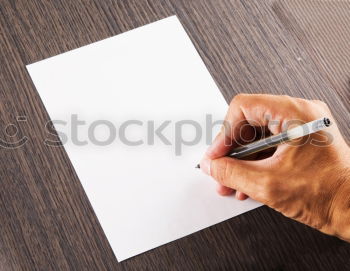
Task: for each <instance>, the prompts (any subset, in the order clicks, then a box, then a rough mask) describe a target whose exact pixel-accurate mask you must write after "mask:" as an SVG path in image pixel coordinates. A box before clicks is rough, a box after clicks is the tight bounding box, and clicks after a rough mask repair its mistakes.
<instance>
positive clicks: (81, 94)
mask: <svg viewBox="0 0 350 271" xmlns="http://www.w3.org/2000/svg"><path fill="white" fill-rule="evenodd" d="M27 69H28V71H29V73H30V76H31V78H32V80H33V82H34V84H35V86H36V89H37V91H38V92H39V94H40V97H41V99H42V101H43V103H44V105H45V107H46V109H47V111H48V113H49V115H50V117H51V119H52V120H53V122H54V124H55V128H56V130H57V132H58V133H59V134H60V136H61V139H62V142H63V143H64V147H65V149H66V151H67V153H68V156H69V158H70V159H71V162H72V164H73V166H74V168H75V170H76V172H77V175H78V177H79V179H80V181H81V183H82V185H83V187H84V189H85V191H86V194H87V196H88V198H89V200H90V202H91V204H92V206H93V208H94V211H95V213H96V215H97V217H98V219H99V222H100V223H101V225H102V228H103V230H104V232H105V234H106V236H107V238H108V240H109V242H110V245H111V247H112V249H113V251H114V253H115V255H116V257H117V259H118V261H122V260H125V259H127V258H129V257H132V256H135V255H137V254H139V253H142V252H145V251H147V250H150V249H152V248H155V247H157V246H160V245H162V244H165V243H168V242H171V241H173V240H176V239H178V238H181V237H183V236H186V235H189V234H191V233H193V232H196V231H199V230H201V229H203V228H206V227H209V226H211V225H213V224H216V223H219V222H221V221H224V220H226V219H229V218H231V217H233V216H236V215H238V214H241V213H243V212H246V211H248V210H251V209H253V208H256V207H257V206H259V204H258V203H256V202H254V201H252V200H250V199H249V200H246V201H243V202H241V201H238V200H236V199H235V198H234V197H221V196H219V195H218V194H217V193H216V191H215V187H216V183H215V181H214V180H212V179H211V178H210V177H208V176H205V175H204V174H203V173H202V172H201V171H200V170H198V169H195V165H196V164H197V163H198V162H199V160H200V159H201V157H202V155H203V153H204V152H205V150H206V148H207V145H208V144H207V143H206V141H208V140H209V141H210V140H211V139H210V137H209V136H207V133H206V132H205V131H203V133H202V136H201V138H200V140H199V143H197V144H189V143H188V144H182V146H181V148H179V144H177V143H176V142H177V140H178V138H179V136H177V135H176V133H178V134H179V127H181V137H182V138H183V140H186V142H191V141H192V140H193V139H194V138H195V137H196V136H197V135H198V134H200V133H198V131H197V130H196V129H198V127H197V128H196V125H193V122H195V123H198V124H200V127H201V128H202V129H203V130H205V124H206V122H208V117H207V115H210V116H211V117H212V120H213V121H216V120H221V119H223V118H224V116H225V114H226V111H227V108H228V106H227V103H226V102H225V100H224V98H223V96H222V94H221V93H220V91H219V90H218V88H217V86H216V85H215V82H214V81H213V79H212V77H211V76H210V74H209V72H208V71H207V69H206V67H205V65H204V63H203V61H202V60H201V58H200V56H199V54H198V53H197V51H196V49H195V48H194V46H193V44H192V43H191V41H190V39H189V37H188V36H187V34H186V32H185V30H184V29H183V27H182V25H181V23H180V22H179V20H178V19H177V17H175V16H172V17H169V18H166V19H163V20H160V21H158V22H155V23H152V24H149V25H146V26H143V27H140V28H137V29H135V30H132V31H129V32H126V33H123V34H120V35H117V36H115V37H112V38H108V39H105V40H102V41H99V42H96V43H93V44H91V45H88V46H84V47H82V48H79V49H75V50H72V51H69V52H66V53H64V54H61V55H58V56H54V57H51V58H48V59H46V60H43V61H39V62H37V63H34V64H31V65H28V66H27ZM77 119H78V120H79V121H81V122H80V124H79V125H77V126H76V127H73V126H74V125H73V124H74V123H76V120H77ZM164 123H165V124H164ZM162 124H163V125H165V126H164V127H165V128H164V129H163V130H162V131H161V134H162V135H163V136H164V137H165V138H166V140H167V141H164V140H162V139H161V138H160V137H159V136H158V135H157V134H156V133H155V132H154V131H155V130H157V128H159V127H160V126H161V125H162ZM112 126H113V127H114V128H113V127H112ZM219 128H220V127H219V125H215V126H214V130H215V131H214V132H213V137H214V136H215V133H216V132H217V131H218V130H219ZM43 129H44V127H43ZM158 132H159V131H158ZM121 137H122V138H121ZM110 139H113V140H111V142H109V140H110ZM125 139H127V141H125ZM107 142H108V144H107ZM169 143H170V144H169ZM39 166H40V165H38V167H39Z"/></svg>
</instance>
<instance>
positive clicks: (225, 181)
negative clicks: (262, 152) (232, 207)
mask: <svg viewBox="0 0 350 271" xmlns="http://www.w3.org/2000/svg"><path fill="white" fill-rule="evenodd" d="M261 170H262V169H261V168H259V167H258V166H257V165H255V162H254V161H242V160H237V159H233V158H229V157H223V158H218V159H215V160H212V161H211V163H210V170H209V172H210V175H211V176H212V177H213V178H214V179H215V180H217V181H218V182H219V184H221V185H222V186H225V187H229V188H231V189H234V190H237V191H239V192H237V195H236V197H238V198H239V199H244V198H245V197H246V196H245V195H247V196H250V197H252V198H256V195H257V193H258V192H259V191H261V188H262V187H263V184H264V182H265V181H264V179H265V177H263V175H262V174H261ZM221 189H222V188H221ZM221 191H224V192H226V191H227V190H221ZM243 194H245V195H243Z"/></svg>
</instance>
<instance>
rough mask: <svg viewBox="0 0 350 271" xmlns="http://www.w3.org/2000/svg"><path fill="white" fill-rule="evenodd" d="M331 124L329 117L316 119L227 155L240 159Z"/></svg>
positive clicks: (241, 147)
mask: <svg viewBox="0 0 350 271" xmlns="http://www.w3.org/2000/svg"><path fill="white" fill-rule="evenodd" d="M330 125H331V121H330V119H329V118H322V119H318V120H314V121H311V122H308V123H305V124H303V125H300V126H297V127H295V128H292V129H290V130H287V131H284V132H282V133H280V134H277V135H273V136H270V137H266V138H263V139H260V140H258V141H255V142H252V143H250V144H247V145H243V146H240V147H238V148H236V149H234V150H233V151H232V153H231V154H229V155H227V156H228V157H232V158H238V159H239V158H243V157H246V156H248V155H250V154H253V153H257V152H260V151H263V150H266V149H269V148H271V147H275V146H277V145H280V144H282V143H286V142H289V141H292V140H293V139H297V138H300V137H303V136H306V135H310V134H313V133H316V132H318V131H320V130H323V129H325V128H326V127H329V126H330ZM196 168H200V165H199V164H198V165H197V166H196Z"/></svg>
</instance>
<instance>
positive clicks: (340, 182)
mask: <svg viewBox="0 0 350 271" xmlns="http://www.w3.org/2000/svg"><path fill="white" fill-rule="evenodd" d="M334 175H337V177H336V182H337V189H336V192H335V194H334V197H333V199H332V202H331V206H330V209H329V211H330V213H329V215H330V216H329V223H328V225H327V230H326V231H328V233H329V234H332V235H335V236H337V237H339V238H340V239H343V240H346V241H348V242H350V166H349V165H346V166H344V167H342V169H341V170H339V171H337V173H336V174H334Z"/></svg>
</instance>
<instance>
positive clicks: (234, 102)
mask: <svg viewBox="0 0 350 271" xmlns="http://www.w3.org/2000/svg"><path fill="white" fill-rule="evenodd" d="M247 96H248V94H245V93H239V94H237V95H236V96H235V97H233V99H232V100H231V103H230V105H237V104H240V103H241V102H242V100H244V99H245V98H246V97H247Z"/></svg>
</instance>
